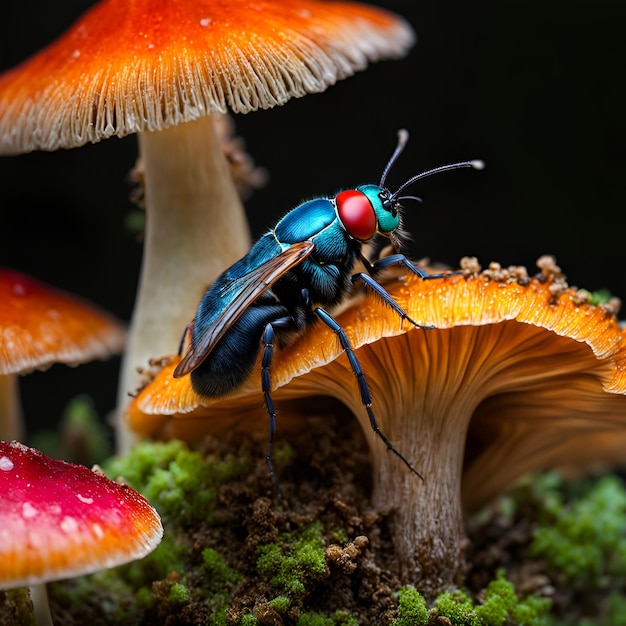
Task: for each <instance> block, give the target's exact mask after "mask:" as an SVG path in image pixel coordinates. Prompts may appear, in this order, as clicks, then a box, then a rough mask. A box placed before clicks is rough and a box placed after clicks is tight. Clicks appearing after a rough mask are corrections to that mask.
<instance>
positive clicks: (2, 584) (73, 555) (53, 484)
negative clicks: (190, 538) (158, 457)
mask: <svg viewBox="0 0 626 626" xmlns="http://www.w3.org/2000/svg"><path fill="white" fill-rule="evenodd" d="M0 502H2V506H0V589H10V588H13V587H20V586H24V585H35V584H38V583H42V582H48V581H51V580H57V579H61V578H71V577H74V576H79V575H82V574H88V573H90V572H95V571H98V570H101V569H105V568H109V567H113V566H115V565H121V564H122V563H127V562H129V561H134V560H136V559H140V558H142V557H144V556H146V555H147V554H149V553H150V552H151V551H152V550H154V548H156V546H157V545H158V544H159V542H160V541H161V537H162V535H163V527H162V525H161V521H160V518H159V515H158V514H157V512H156V511H155V509H154V508H153V507H152V506H151V505H150V504H149V503H148V501H147V500H146V499H145V498H144V497H143V496H141V495H140V494H139V493H138V492H136V491H135V490H134V489H131V488H130V487H128V486H126V485H122V484H119V483H117V482H115V481H112V480H110V479H108V478H107V477H106V476H104V475H103V474H102V473H101V472H99V471H94V470H90V469H88V468H87V467H84V466H82V465H74V464H73V463H66V462H65V461H58V460H56V459H52V458H50V457H47V456H45V455H44V454H43V453H41V452H39V451H38V450H35V449H34V448H29V447H27V446H25V445H23V444H21V443H18V442H16V441H12V442H6V441H2V442H0Z"/></svg>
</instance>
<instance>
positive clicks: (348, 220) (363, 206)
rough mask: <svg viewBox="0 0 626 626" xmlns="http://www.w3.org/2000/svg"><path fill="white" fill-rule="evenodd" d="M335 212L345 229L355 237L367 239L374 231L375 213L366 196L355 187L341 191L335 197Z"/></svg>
mask: <svg viewBox="0 0 626 626" xmlns="http://www.w3.org/2000/svg"><path fill="white" fill-rule="evenodd" d="M335 201H336V202H337V213H338V215H339V219H340V220H341V222H342V224H343V225H344V227H345V229H346V230H347V231H348V234H350V235H351V236H352V237H354V238H355V239H359V240H360V241H367V240H368V239H371V238H372V237H373V236H374V234H375V233H376V214H375V213H374V208H373V207H372V205H371V203H370V201H369V199H368V198H367V196H366V195H365V194H364V193H362V192H360V191H356V189H349V190H348V191H342V192H341V193H340V194H338V195H337V197H336V198H335Z"/></svg>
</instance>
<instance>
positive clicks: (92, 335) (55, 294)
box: [0, 268, 125, 375]
mask: <svg viewBox="0 0 626 626" xmlns="http://www.w3.org/2000/svg"><path fill="white" fill-rule="evenodd" d="M0 302H1V303H2V305H1V306H0V375H6V374H25V373H27V372H30V371H32V370H34V369H46V368H47V367H50V366H51V365H53V364H54V363H66V364H67V365H78V364H79V363H85V362H87V361H92V360H94V359H104V358H107V357H109V356H111V355H112V354H115V353H119V352H121V351H122V349H123V346H124V340H125V330H124V326H123V325H122V324H121V322H118V321H117V320H116V319H114V318H113V316H111V315H109V314H108V313H105V312H104V311H102V310H100V309H99V308H98V307H96V306H94V305H93V304H90V303H88V302H86V301H84V300H82V299H80V298H78V297H76V296H73V295H70V294H68V293H65V292H63V291H60V290H57V289H54V288H51V287H48V286H46V285H44V284H43V283H41V282H39V281H37V280H35V279H34V278H30V277H29V276H25V275H24V274H21V273H19V272H15V271H12V270H8V269H2V268H0Z"/></svg>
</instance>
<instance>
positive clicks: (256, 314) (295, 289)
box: [174, 129, 483, 494]
mask: <svg viewBox="0 0 626 626" xmlns="http://www.w3.org/2000/svg"><path fill="white" fill-rule="evenodd" d="M407 141H408V132H407V131H406V130H404V129H402V130H400V131H398V143H397V146H396V149H395V151H394V152H393V154H392V156H391V158H390V159H389V161H388V163H387V165H386V167H385V169H384V171H383V174H382V177H381V179H380V182H379V183H378V185H374V184H367V185H360V186H358V187H356V188H354V189H348V190H345V191H341V192H340V193H338V194H337V195H336V196H335V197H334V198H318V199H315V200H309V201H308V202H304V203H303V204H300V205H299V206H297V207H296V208H295V209H292V210H291V211H289V213H287V214H286V215H285V216H284V217H283V218H282V219H281V220H280V221H279V222H278V223H277V224H276V226H274V227H273V228H272V229H271V230H270V231H269V232H267V233H266V234H265V235H263V236H262V237H261V238H260V239H259V240H258V241H257V242H256V243H255V244H254V246H253V247H252V249H251V250H250V252H248V254H246V255H245V256H244V257H243V258H242V259H240V260H239V261H237V262H236V263H235V264H234V265H232V266H231V267H229V268H228V269H227V270H226V271H225V272H224V273H223V274H221V275H220V276H219V277H218V278H217V280H216V281H215V283H213V285H212V286H211V287H210V288H209V290H208V291H207V292H206V293H205V295H204V297H203V298H202V301H201V302H200V305H199V306H198V310H197V312H196V316H195V318H194V320H193V322H192V323H191V324H190V326H189V328H190V330H191V341H190V345H189V347H188V349H187V352H186V353H185V355H184V356H183V358H182V360H181V361H180V363H179V364H178V366H177V367H176V370H175V371H174V376H175V377H177V378H179V377H182V376H185V375H187V374H191V384H192V387H193V388H194V390H195V391H196V392H197V393H198V394H199V395H201V396H208V397H219V396H224V395H227V394H229V393H231V392H232V391H234V390H235V389H237V387H239V386H240V385H241V384H242V383H243V382H244V381H245V380H246V379H247V378H248V377H249V376H250V375H251V373H252V370H253V369H254V366H255V364H256V362H257V358H258V355H259V352H260V350H261V348H262V349H263V354H262V357H261V388H262V392H263V395H264V398H265V406H266V408H267V413H268V415H269V444H268V449H267V455H266V460H267V464H268V467H269V471H270V475H271V477H272V480H273V482H274V485H275V486H276V487H277V488H278V485H277V482H276V478H275V476H274V470H273V467H272V445H273V441H274V434H275V431H276V409H275V407H274V403H273V401H272V396H271V390H272V389H271V382H270V371H271V365H272V358H273V355H274V346H275V345H278V346H283V345H286V344H287V343H289V342H290V341H293V339H294V338H295V337H297V336H298V335H300V334H302V333H303V332H304V331H305V330H306V329H309V328H311V327H312V325H313V324H314V323H316V322H321V323H323V324H325V325H326V326H328V328H330V329H331V330H332V331H333V332H335V333H336V335H337V337H338V339H339V342H340V345H341V347H342V349H343V350H344V351H345V353H346V355H347V357H348V359H349V361H350V365H351V367H352V370H353V372H354V374H355V376H356V379H357V382H358V389H359V393H360V396H361V401H362V403H363V406H364V408H365V410H366V411H367V414H368V416H369V421H370V424H371V426H372V429H373V430H374V432H375V433H376V435H377V436H378V437H379V438H380V439H381V440H382V441H383V443H384V444H385V446H386V447H387V449H388V450H390V451H391V452H393V453H394V454H395V455H397V456H398V457H399V458H400V459H401V460H402V461H403V462H404V464H405V465H406V466H407V467H408V468H409V469H410V470H411V471H412V472H414V473H415V474H417V475H418V476H420V474H419V472H417V470H416V469H415V468H413V466H412V465H411V464H410V463H409V462H408V461H407V460H406V459H405V458H404V457H403V456H402V454H400V452H399V451H398V450H396V448H395V447H394V446H393V445H392V443H391V442H390V441H389V440H388V439H387V437H386V436H385V435H384V434H383V433H382V432H381V430H380V429H379V427H378V424H377V422H376V417H375V415H374V412H373V409H372V401H371V397H370V392H369V389H368V386H367V381H366V378H365V375H364V373H363V370H362V368H361V365H360V363H359V361H358V359H357V356H356V354H355V352H354V350H353V348H352V346H351V344H350V340H349V338H348V336H347V334H346V332H345V331H344V329H343V328H342V327H341V326H340V325H339V324H338V323H337V321H336V320H335V319H334V318H333V316H332V314H331V312H330V311H332V309H333V307H335V305H337V304H338V303H339V302H340V301H341V300H343V299H344V298H345V297H346V296H347V295H348V294H350V292H351V291H352V290H353V286H354V284H355V283H358V282H361V283H363V284H364V285H365V286H366V287H367V288H369V289H371V290H372V291H373V292H374V293H375V294H377V295H378V296H379V297H380V298H381V299H382V300H383V301H384V302H385V303H386V304H387V305H389V306H390V307H391V308H392V309H393V310H394V311H395V312H396V313H397V314H398V316H399V317H400V318H401V319H402V320H406V321H407V322H409V323H411V324H413V325H414V326H417V327H418V328H432V327H430V326H422V325H420V324H418V323H417V322H415V321H414V320H412V319H411V318H410V317H409V316H408V314H407V313H406V311H404V310H403V309H402V308H401V307H400V306H399V305H398V304H397V303H396V302H395V300H394V299H393V298H392V297H391V296H390V295H389V293H388V292H387V291H386V290H385V288H384V287H383V286H382V285H381V284H380V283H379V282H377V280H376V276H377V275H378V274H379V273H380V272H381V270H383V269H384V268H387V267H390V266H392V265H402V266H404V267H405V268H406V269H408V270H409V271H411V272H413V273H415V274H417V275H418V276H420V277H421V278H423V279H429V280H432V279H435V278H441V277H442V276H444V274H428V273H426V272H425V271H424V270H422V269H420V268H418V267H416V266H415V265H413V263H411V261H409V260H408V259H407V258H406V257H405V256H404V255H403V254H401V253H400V252H399V250H400V246H401V241H402V235H403V230H402V221H401V217H402V214H401V212H402V206H401V204H400V202H401V201H402V200H405V199H408V198H413V196H402V195H400V194H401V193H402V192H403V191H404V190H405V189H406V188H407V187H409V186H410V185H412V184H413V183H415V182H416V181H418V180H420V179H422V178H425V177H426V176H430V175H432V174H436V173H439V172H443V171H446V170H451V169H458V168H465V167H473V168H475V169H481V168H482V167H483V164H482V161H464V162H461V163H454V164H451V165H444V166H442V167H437V168H434V169H431V170H428V171H426V172H423V173H421V174H417V175H416V176H413V177H412V178H410V179H409V180H407V181H406V182H405V183H404V184H402V185H401V186H400V187H399V188H398V189H397V190H396V191H394V192H393V193H392V192H391V191H389V190H388V189H387V188H386V187H385V180H386V178H387V174H388V173H389V171H390V169H391V167H392V166H393V164H394V163H395V162H396V160H397V159H398V157H399V156H400V154H401V153H402V151H403V150H404V147H405V145H406V143H407ZM413 199H414V198H413ZM370 242H371V243H372V244H373V247H372V249H373V250H374V257H375V258H373V259H371V260H370V259H367V258H366V257H365V256H364V254H363V252H362V248H363V245H364V244H365V243H370ZM385 242H390V243H391V245H392V247H393V250H394V254H391V255H389V256H384V257H381V256H380V254H381V250H382V249H383V247H384V244H385ZM359 261H360V262H361V263H362V264H363V266H364V267H365V269H366V271H365V272H357V273H355V272H354V270H355V267H356V265H357V262H359ZM420 478H421V476H420ZM278 493H279V494H280V490H278Z"/></svg>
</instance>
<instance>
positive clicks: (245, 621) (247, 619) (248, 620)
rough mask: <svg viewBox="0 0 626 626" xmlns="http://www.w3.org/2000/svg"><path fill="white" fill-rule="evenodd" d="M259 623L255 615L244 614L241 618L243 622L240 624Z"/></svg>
mask: <svg viewBox="0 0 626 626" xmlns="http://www.w3.org/2000/svg"><path fill="white" fill-rule="evenodd" d="M258 623H259V620H258V619H257V618H256V617H254V615H251V614H248V615H244V616H243V617H242V618H241V622H239V625H240V626H256V625H257V624H258Z"/></svg>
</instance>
